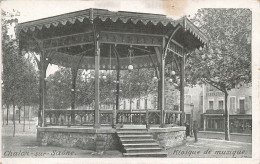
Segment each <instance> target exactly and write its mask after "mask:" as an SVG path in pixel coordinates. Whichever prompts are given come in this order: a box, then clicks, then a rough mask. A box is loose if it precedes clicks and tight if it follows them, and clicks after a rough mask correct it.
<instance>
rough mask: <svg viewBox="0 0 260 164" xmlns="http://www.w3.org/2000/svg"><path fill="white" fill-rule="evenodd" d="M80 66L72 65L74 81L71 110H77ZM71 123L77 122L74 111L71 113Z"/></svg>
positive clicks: (72, 84)
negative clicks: (77, 83)
mask: <svg viewBox="0 0 260 164" xmlns="http://www.w3.org/2000/svg"><path fill="white" fill-rule="evenodd" d="M77 73H78V68H77V67H72V68H71V74H72V83H71V110H75V102H76V98H75V97H76V79H77ZM71 123H72V124H74V123H75V113H73V112H72V115H71Z"/></svg>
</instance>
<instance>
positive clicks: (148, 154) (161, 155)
mask: <svg viewBox="0 0 260 164" xmlns="http://www.w3.org/2000/svg"><path fill="white" fill-rule="evenodd" d="M123 155H124V156H125V157H167V153H165V152H149V153H148V152H146V153H123Z"/></svg>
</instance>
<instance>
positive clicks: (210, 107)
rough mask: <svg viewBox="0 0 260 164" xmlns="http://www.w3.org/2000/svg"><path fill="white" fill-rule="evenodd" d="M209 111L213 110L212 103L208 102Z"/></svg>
mask: <svg viewBox="0 0 260 164" xmlns="http://www.w3.org/2000/svg"><path fill="white" fill-rule="evenodd" d="M209 109H211V110H213V101H211V100H210V101H209Z"/></svg>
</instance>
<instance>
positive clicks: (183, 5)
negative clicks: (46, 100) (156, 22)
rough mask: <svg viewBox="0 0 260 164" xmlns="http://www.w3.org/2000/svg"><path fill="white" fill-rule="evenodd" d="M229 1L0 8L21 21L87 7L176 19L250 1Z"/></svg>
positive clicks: (83, 0) (98, 0)
mask: <svg viewBox="0 0 260 164" xmlns="http://www.w3.org/2000/svg"><path fill="white" fill-rule="evenodd" d="M248 1H251V2H253V0H247V2H248ZM233 2H234V1H233V0H218V1H213V0H73V1H72V0H59V1H54V0H48V1H40V0H20V1H15V0H8V1H1V8H2V9H4V10H5V11H12V10H13V9H15V10H17V11H19V12H20V17H19V18H18V20H19V23H21V22H26V21H32V20H37V19H41V18H45V17H50V16H55V15H59V14H64V13H69V12H73V11H78V10H84V9H88V8H100V9H108V10H111V11H132V12H143V13H155V14H165V15H167V16H168V17H172V18H174V19H178V18H180V17H182V16H184V15H187V16H191V17H192V16H193V15H194V14H195V13H196V12H197V10H198V9H199V8H212V7H214V8H216V7H241V6H242V7H246V6H247V5H249V4H250V3H245V2H246V1H245V0H236V1H235V3H233ZM250 5H252V4H250ZM56 70H57V67H54V66H51V67H49V68H48V70H47V76H48V75H49V74H51V73H53V72H55V71H56Z"/></svg>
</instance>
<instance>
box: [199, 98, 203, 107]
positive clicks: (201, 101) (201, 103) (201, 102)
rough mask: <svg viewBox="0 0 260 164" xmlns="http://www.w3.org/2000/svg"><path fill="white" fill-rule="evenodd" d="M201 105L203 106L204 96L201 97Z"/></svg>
mask: <svg viewBox="0 0 260 164" xmlns="http://www.w3.org/2000/svg"><path fill="white" fill-rule="evenodd" d="M200 105H203V96H200Z"/></svg>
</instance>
